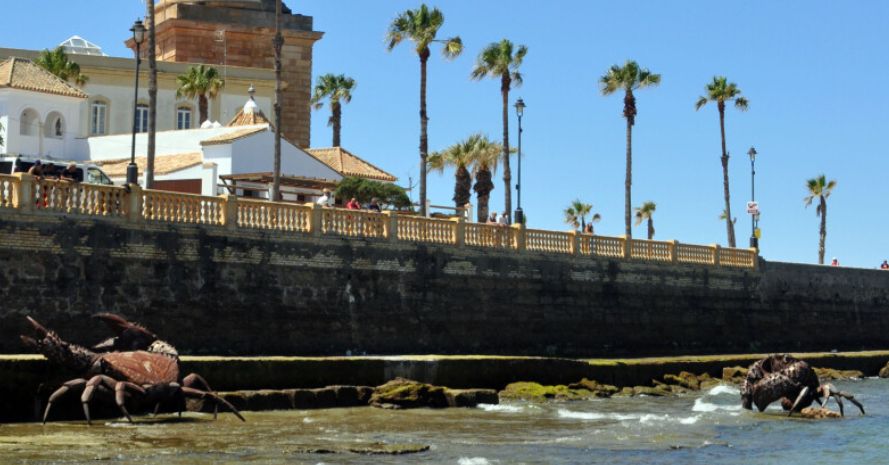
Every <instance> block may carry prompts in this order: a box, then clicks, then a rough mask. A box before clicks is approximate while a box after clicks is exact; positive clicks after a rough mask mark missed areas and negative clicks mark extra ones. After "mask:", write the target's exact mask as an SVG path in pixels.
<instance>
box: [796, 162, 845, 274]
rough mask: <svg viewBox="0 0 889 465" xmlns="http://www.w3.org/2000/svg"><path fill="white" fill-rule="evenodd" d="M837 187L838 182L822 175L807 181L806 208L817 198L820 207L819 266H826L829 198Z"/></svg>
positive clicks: (816, 211) (817, 210) (818, 209)
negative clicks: (825, 247) (825, 243)
mask: <svg viewBox="0 0 889 465" xmlns="http://www.w3.org/2000/svg"><path fill="white" fill-rule="evenodd" d="M836 186H837V182H836V180H833V179H831V180H830V181H828V180H827V178H826V177H825V176H824V175H823V174H822V175H821V176H818V177H816V178H812V179H809V180H808V181H806V189H807V190H808V192H809V195H807V196H806V197H805V198H804V199H803V202H805V203H806V207H808V206H809V205H812V201H813V200H815V198H816V197H817V198H818V200H819V203H818V206H817V207H815V214H816V215H818V216H820V217H821V229H820V231H819V240H818V264H819V265H823V264H824V241H825V240H826V239H827V198H828V197H830V194H831V193H832V192H833V188H834V187H836Z"/></svg>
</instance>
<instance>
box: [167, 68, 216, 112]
mask: <svg viewBox="0 0 889 465" xmlns="http://www.w3.org/2000/svg"><path fill="white" fill-rule="evenodd" d="M176 83H177V85H178V86H179V87H178V88H177V89H176V98H180V97H185V98H189V99H193V98H195V97H197V99H198V115H199V117H200V118H199V119H200V123H201V124H203V122H204V121H207V118H208V116H207V106H208V99H210V98H214V97H216V94H218V93H219V91H220V90H222V88H223V87H224V86H225V81H223V80H222V78H221V77H219V71H217V70H216V68H214V67H212V66H205V65H198V66H192V67H191V68H188V71H187V72H186V73H185V74H180V75H179V76H176Z"/></svg>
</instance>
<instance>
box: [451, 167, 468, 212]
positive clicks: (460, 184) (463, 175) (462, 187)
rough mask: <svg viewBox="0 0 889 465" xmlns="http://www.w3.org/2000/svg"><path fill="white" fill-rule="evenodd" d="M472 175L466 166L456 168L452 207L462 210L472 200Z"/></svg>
mask: <svg viewBox="0 0 889 465" xmlns="http://www.w3.org/2000/svg"><path fill="white" fill-rule="evenodd" d="M471 191H472V175H471V174H469V170H468V169H467V168H466V166H464V165H461V166H458V167H457V171H456V173H454V206H455V207H456V208H464V207H466V204H467V203H469V201H470V200H471V199H472V192H471Z"/></svg>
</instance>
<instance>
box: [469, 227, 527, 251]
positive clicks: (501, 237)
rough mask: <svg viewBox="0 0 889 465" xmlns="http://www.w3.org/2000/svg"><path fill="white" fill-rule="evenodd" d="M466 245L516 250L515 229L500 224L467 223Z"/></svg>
mask: <svg viewBox="0 0 889 465" xmlns="http://www.w3.org/2000/svg"><path fill="white" fill-rule="evenodd" d="M465 231H466V237H465V238H464V244H466V245H471V246H476V247H493V248H497V249H514V248H516V234H517V232H516V231H517V230H516V229H515V228H509V227H505V226H501V225H499V224H483V223H466V228H465Z"/></svg>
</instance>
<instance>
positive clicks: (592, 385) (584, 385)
mask: <svg viewBox="0 0 889 465" xmlns="http://www.w3.org/2000/svg"><path fill="white" fill-rule="evenodd" d="M568 389H574V390H579V389H586V390H587V391H590V392H591V393H592V394H593V395H594V396H596V397H611V396H613V395H615V394H617V392H618V391H619V389H618V388H617V387H615V386H612V385H610V384H601V383H599V382H598V381H596V380H591V379H586V378H583V379H582V380H580V381H578V382H576V383H571V384H569V385H568Z"/></svg>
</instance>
